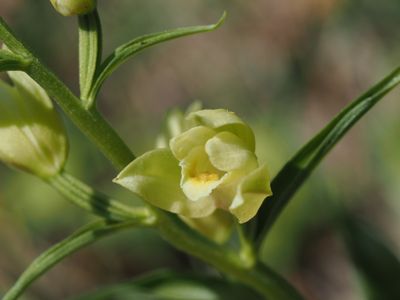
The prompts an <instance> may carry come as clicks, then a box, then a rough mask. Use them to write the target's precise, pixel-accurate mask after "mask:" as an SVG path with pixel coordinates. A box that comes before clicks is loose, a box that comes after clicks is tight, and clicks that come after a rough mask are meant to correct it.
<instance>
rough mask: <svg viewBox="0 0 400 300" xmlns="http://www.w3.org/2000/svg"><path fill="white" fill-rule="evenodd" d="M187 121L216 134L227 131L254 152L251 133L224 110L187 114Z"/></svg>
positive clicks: (238, 120) (207, 110)
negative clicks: (211, 129) (208, 128)
mask: <svg viewBox="0 0 400 300" xmlns="http://www.w3.org/2000/svg"><path fill="white" fill-rule="evenodd" d="M187 119H188V121H191V122H195V123H197V125H204V126H207V127H210V128H213V129H215V130H216V131H218V132H221V131H229V132H231V133H233V134H235V135H237V136H238V137H239V138H241V139H242V140H243V141H244V142H245V145H246V146H247V148H248V149H249V150H250V151H251V152H254V151H255V138H254V133H253V131H252V130H251V128H250V127H249V126H247V125H246V124H245V123H244V122H243V121H242V120H241V119H240V118H239V117H238V116H237V115H236V114H235V113H233V112H230V111H227V110H225V109H204V110H200V111H197V112H193V113H191V114H189V115H188V116H187Z"/></svg>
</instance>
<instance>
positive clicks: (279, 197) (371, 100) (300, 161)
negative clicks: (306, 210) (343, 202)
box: [248, 68, 400, 243]
mask: <svg viewBox="0 0 400 300" xmlns="http://www.w3.org/2000/svg"><path fill="white" fill-rule="evenodd" d="M399 83H400V68H397V69H396V70H394V71H393V72H392V73H391V74H389V75H388V76H387V77H385V78H384V79H383V80H382V81H380V82H379V83H378V84H376V85H375V86H373V87H372V88H371V89H369V90H368V91H367V92H366V93H364V94H363V95H361V96H360V97H359V98H357V99H356V100H354V101H353V102H352V103H351V104H350V105H349V106H347V107H346V108H345V109H344V110H343V111H342V112H341V113H339V114H338V115H337V116H336V117H335V118H334V119H333V120H332V121H331V122H330V123H329V124H328V125H327V126H326V127H325V128H324V129H323V130H322V131H320V132H319V133H318V134H317V135H316V136H315V137H314V138H313V139H311V140H310V141H309V142H308V143H307V144H306V145H305V146H304V147H303V148H301V149H300V151H298V152H297V153H296V154H295V155H294V157H293V158H292V159H291V160H289V161H288V162H287V163H286V165H285V166H284V167H283V168H282V169H281V171H280V172H279V173H278V175H277V176H276V177H275V178H274V180H273V181H272V183H271V186H272V191H273V193H274V194H273V196H272V197H271V198H269V199H267V201H265V202H264V204H263V206H262V207H261V209H260V211H259V213H258V215H257V218H256V219H255V220H253V221H252V222H251V223H250V224H249V225H248V226H249V227H248V229H249V230H254V236H255V238H256V239H258V242H259V243H261V242H262V241H263V239H264V237H265V235H266V234H267V232H268V230H269V229H270V228H271V227H272V225H273V224H274V222H275V220H276V219H277V218H278V216H279V215H280V213H281V212H282V211H283V209H284V208H285V206H286V204H287V203H288V202H289V201H290V199H291V198H292V196H293V195H294V194H295V192H296V191H297V190H298V189H299V188H300V187H301V186H302V184H303V183H304V182H305V181H306V179H307V178H308V177H309V176H310V174H311V173H312V172H313V171H314V169H315V168H316V167H317V166H318V164H319V163H320V162H321V160H322V159H323V158H324V157H325V156H326V155H327V154H328V152H329V151H330V150H331V149H332V148H333V147H334V146H335V145H336V143H338V142H339V141H340V139H341V138H342V137H343V136H344V135H345V134H346V133H347V132H348V131H349V129H350V128H351V127H353V125H354V124H355V123H356V122H357V121H358V120H359V119H360V118H361V117H362V116H364V115H365V114H366V113H367V112H368V111H369V110H370V109H371V108H372V107H373V106H374V105H375V104H376V103H378V102H379V100H381V99H382V98H383V96H385V95H386V94H387V93H389V92H390V91H391V90H392V89H393V88H395V87H396V86H397V85H398V84H399ZM252 226H253V227H252Z"/></svg>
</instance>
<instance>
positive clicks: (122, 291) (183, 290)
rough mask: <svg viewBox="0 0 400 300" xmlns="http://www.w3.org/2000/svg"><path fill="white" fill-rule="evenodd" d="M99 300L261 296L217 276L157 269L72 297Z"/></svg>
mask: <svg viewBox="0 0 400 300" xmlns="http://www.w3.org/2000/svg"><path fill="white" fill-rule="evenodd" d="M102 299H115V300H119V299H121V300H122V299H143V300H187V299H190V300H241V299H254V300H257V299H263V298H262V297H260V296H259V295H258V294H256V293H255V292H253V291H252V290H250V289H249V288H247V287H244V286H242V285H240V284H237V283H232V282H229V281H225V280H223V279H221V278H214V277H206V276H201V275H195V274H179V273H176V272H173V271H158V272H155V273H152V274H148V275H145V276H142V277H140V278H138V279H134V280H132V281H130V282H125V283H120V284H115V285H111V286H108V287H104V288H101V289H99V290H97V291H94V292H91V293H87V294H86V295H82V296H80V297H77V298H75V300H102Z"/></svg>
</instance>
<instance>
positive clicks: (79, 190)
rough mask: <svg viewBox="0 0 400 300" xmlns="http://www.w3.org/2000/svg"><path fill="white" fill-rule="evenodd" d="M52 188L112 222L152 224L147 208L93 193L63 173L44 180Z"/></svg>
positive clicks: (153, 219) (151, 214)
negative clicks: (129, 204) (139, 221)
mask: <svg viewBox="0 0 400 300" xmlns="http://www.w3.org/2000/svg"><path fill="white" fill-rule="evenodd" d="M46 182H47V183H49V184H50V185H51V186H52V187H53V188H55V189H56V190H57V191H59V192H60V193H61V194H62V195H64V196H65V197H66V198H67V199H68V200H70V201H71V202H73V203H74V204H76V205H77V206H79V207H81V208H83V209H84V210H86V211H89V212H91V213H93V214H96V215H98V216H100V217H103V218H105V219H107V220H113V221H129V220H133V219H134V220H142V221H143V222H146V223H149V225H150V224H152V223H154V221H155V218H154V215H153V213H152V212H151V210H150V209H149V208H147V207H137V208H135V207H130V206H128V205H125V204H123V203H121V202H119V201H116V200H113V199H110V198H109V197H107V196H106V195H103V194H101V193H99V192H97V191H95V190H94V189H93V188H91V187H90V186H88V185H86V184H85V183H83V182H82V181H80V180H78V179H77V178H75V177H73V176H72V175H70V174H68V173H66V172H65V171H63V172H61V173H60V174H57V175H55V176H53V177H51V178H48V179H46Z"/></svg>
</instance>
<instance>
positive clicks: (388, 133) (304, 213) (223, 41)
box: [0, 0, 400, 300]
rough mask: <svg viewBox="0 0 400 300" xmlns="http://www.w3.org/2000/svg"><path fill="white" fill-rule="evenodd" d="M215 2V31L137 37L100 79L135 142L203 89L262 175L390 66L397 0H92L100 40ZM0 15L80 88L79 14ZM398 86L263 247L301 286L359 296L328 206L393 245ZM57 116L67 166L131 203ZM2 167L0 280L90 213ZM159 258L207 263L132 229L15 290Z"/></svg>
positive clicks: (75, 283)
mask: <svg viewBox="0 0 400 300" xmlns="http://www.w3.org/2000/svg"><path fill="white" fill-rule="evenodd" d="M224 10H226V11H227V12H228V19H227V21H226V23H225V24H224V26H223V27H222V28H220V29H219V30H218V31H216V32H213V33H208V34H203V35H198V36H194V37H189V38H184V39H181V40H178V41H173V42H169V43H167V44H163V45H160V46H157V47H155V48H152V49H150V50H147V51H145V52H144V53H142V54H140V55H138V56H136V57H135V58H134V59H132V60H131V61H130V62H129V63H127V64H126V65H125V66H124V67H122V68H121V69H120V70H119V71H118V72H116V73H115V74H114V75H113V76H112V77H111V78H110V79H109V80H108V81H107V82H106V84H105V86H104V89H103V90H102V92H101V93H100V96H99V106H100V109H101V111H102V112H103V113H104V114H105V115H106V116H107V119H108V120H109V121H110V122H111V123H112V124H113V125H114V126H115V128H116V129H117V131H118V132H119V133H120V134H121V136H122V137H123V138H124V139H125V140H126V141H127V143H128V144H129V145H130V147H131V148H132V149H133V151H134V152H135V153H136V154H141V153H143V152H145V151H147V150H149V149H150V148H152V147H153V144H154V141H155V137H156V135H157V133H158V131H159V129H160V127H161V123H162V119H163V116H164V114H165V112H166V111H167V110H168V109H170V108H172V107H175V106H180V107H182V108H185V107H186V106H187V105H189V104H190V103H191V102H192V101H194V100H201V101H202V102H203V104H204V106H205V107H207V108H228V109H229V110H232V111H235V112H236V113H237V114H238V115H239V116H241V117H242V118H243V119H244V120H246V121H247V122H249V123H250V124H251V125H252V127H253V128H254V130H255V133H256V138H257V152H258V155H259V157H260V160H261V161H263V162H266V163H267V164H268V165H269V168H270V171H271V174H272V175H274V174H276V173H277V172H278V171H279V169H280V167H281V166H282V165H283V163H284V162H285V161H286V160H288V159H289V158H290V157H291V155H293V154H294V152H295V151H296V150H297V149H298V148H299V147H300V146H301V145H302V144H304V143H305V142H306V141H307V140H308V139H309V138H311V137H312V136H313V135H314V134H315V133H317V132H318V131H319V129H320V128H322V127H323V126H324V124H326V123H327V122H328V121H329V120H330V119H331V118H332V117H333V116H334V115H335V114H336V113H338V112H339V111H340V110H341V109H342V108H343V107H344V106H345V105H346V104H347V103H349V102H350V101H351V100H352V99H353V98H355V97H356V96H358V95H359V94H361V93H362V92H363V91H364V90H366V89H367V88H368V87H369V86H370V85H372V84H373V83H375V82H377V81H378V80H379V79H380V78H382V77H383V76H384V75H386V74H388V73H389V72H390V71H391V70H392V69H394V68H395V67H397V66H398V64H399V63H400V43H399V38H400V31H399V30H397V28H398V25H399V22H400V21H399V20H400V3H399V2H398V1H397V0H386V1H382V2H377V1H373V0H353V1H345V0H298V1H290V3H289V2H287V1H279V0H252V1H235V0H230V1H229V0H213V1H211V0H191V1H182V0H150V1H144V0H141V1H139V0H118V1H103V0H100V1H99V12H100V15H101V18H102V21H103V29H104V37H105V38H104V43H105V53H106V54H107V53H109V52H111V51H112V50H113V49H114V48H115V47H116V46H118V45H119V44H121V43H123V42H125V41H128V40H129V39H131V38H133V37H136V36H138V35H141V34H146V33H151V32H154V31H161V30H164V29H167V28H173V27H177V26H187V25H198V24H208V23H212V22H214V21H216V20H217V19H218V18H219V17H220V15H221V14H222V12H223V11H224ZM0 13H1V16H2V17H3V18H5V20H6V21H7V22H8V23H9V24H10V26H11V27H12V28H13V29H14V31H15V32H16V34H17V35H18V36H19V37H20V38H21V39H22V40H23V41H24V42H26V44H27V45H29V46H30V48H31V49H32V50H33V51H34V52H35V53H37V55H38V56H39V57H40V58H41V59H42V60H43V61H44V62H45V63H46V64H47V65H48V66H50V67H51V68H52V69H53V70H54V72H56V73H57V74H58V75H59V76H60V77H61V78H62V79H64V80H65V81H66V82H67V84H68V85H69V86H70V87H71V88H72V89H73V90H74V91H75V92H77V89H78V75H77V72H78V70H77V21H76V19H75V18H64V17H61V16H59V15H58V14H57V13H56V12H55V11H54V10H53V9H52V7H51V6H50V4H49V1H46V0H41V1H35V0H1V2H0ZM399 96H400V94H399V91H394V92H393V93H391V94H390V95H389V96H387V97H386V99H385V100H383V102H382V103H380V104H379V105H378V106H377V107H376V108H374V109H373V111H372V112H371V113H369V114H368V115H367V116H366V117H365V118H364V119H363V120H362V121H361V122H360V124H358V125H357V126H356V127H355V128H354V129H353V130H352V131H351V132H350V133H349V134H348V136H347V137H346V138H345V139H344V140H343V141H342V142H341V143H340V144H339V145H338V146H337V147H336V148H335V150H334V151H333V152H332V153H331V154H330V155H329V157H328V158H327V159H326V160H325V161H324V162H323V163H322V165H321V166H320V167H319V169H318V170H317V172H316V173H315V174H314V175H313V176H312V177H311V179H310V180H309V182H307V184H306V185H305V186H304V188H302V189H301V190H300V192H299V193H298V194H297V195H296V197H295V198H294V200H293V202H292V203H291V204H290V205H289V207H288V208H287V210H285V212H284V214H283V216H282V217H281V219H280V220H279V221H278V223H277V224H276V226H275V227H274V229H273V231H272V233H271V235H270V236H269V237H268V239H267V241H266V243H265V245H264V248H263V259H264V260H265V261H266V262H267V263H268V264H269V265H271V266H272V267H273V268H274V269H276V270H277V271H279V272H280V273H282V274H284V275H285V276H286V277H287V278H289V279H290V281H291V282H292V283H293V284H295V285H296V287H298V288H299V289H300V290H301V291H302V292H303V293H304V295H306V296H307V297H308V299H324V300H336V299H338V300H339V299H351V300H353V299H354V300H357V299H364V295H365V294H364V291H363V284H362V283H361V281H360V277H359V276H358V275H357V272H356V269H355V268H354V267H353V266H352V264H351V260H350V256H349V254H348V251H347V250H346V248H345V246H344V244H343V242H342V239H341V238H340V236H339V234H338V231H337V228H336V226H335V222H336V219H337V212H338V207H339V208H340V209H345V210H346V211H349V212H350V213H351V214H352V215H354V216H357V217H360V218H362V219H363V220H364V221H366V222H367V223H369V224H371V225H372V226H373V227H375V228H376V229H377V230H378V231H379V232H380V235H381V236H382V238H383V239H384V240H386V241H387V243H388V244H389V245H390V247H391V249H392V251H393V252H394V253H397V254H399V253H400V234H399V225H400V201H399V199H398V198H399V196H400V118H399V113H400V101H399ZM66 124H67V126H68V130H69V136H70V144H71V152H70V159H69V162H68V165H67V170H68V171H69V172H71V173H72V174H75V175H76V176H78V177H79V178H81V179H82V180H84V181H86V182H89V183H91V184H93V185H94V186H96V187H97V188H98V189H99V190H101V191H104V192H108V193H110V194H113V195H116V196H118V197H121V198H123V199H126V201H128V202H131V203H137V199H132V196H131V195H130V194H129V193H126V192H125V191H123V190H121V189H120V188H118V187H116V186H114V185H113V184H111V183H110V179H112V178H113V177H114V176H115V173H114V172H113V171H112V169H111V167H110V165H109V164H108V163H107V161H106V160H105V159H104V158H103V156H102V155H101V154H99V153H98V151H97V150H96V149H95V148H94V147H93V146H92V145H91V144H89V143H88V142H87V141H86V140H85V138H84V137H83V136H82V135H81V134H80V133H79V132H78V131H77V130H76V128H75V127H74V126H73V125H72V124H70V122H69V121H67V120H66ZM0 178H1V180H0V291H4V290H6V289H7V288H9V287H10V285H11V284H12V283H13V282H14V281H15V280H16V278H17V276H18V275H19V274H20V272H21V271H22V270H23V269H24V268H25V267H26V266H27V265H28V264H29V262H30V261H31V260H32V259H33V258H34V257H36V256H37V255H38V254H40V253H41V252H42V251H43V250H44V249H46V248H48V247H49V246H50V245H52V244H53V243H55V242H57V241H60V240H61V239H62V238H63V237H65V236H67V235H68V234H69V233H71V232H72V231H73V230H75V229H77V228H78V227H80V226H81V225H83V224H84V223H85V222H87V221H89V220H90V219H91V217H90V216H88V215H87V214H85V213H84V212H82V211H80V210H79V209H78V208H76V207H74V206H72V205H71V204H69V203H68V202H67V201H65V199H63V198H62V197H61V196H59V195H58V194H57V193H56V192H54V191H53V190H51V189H50V188H49V187H47V186H46V185H45V184H44V183H42V182H41V181H40V180H38V179H36V178H33V177H32V176H29V175H26V174H23V173H20V172H15V171H14V170H10V169H8V168H6V167H5V166H0ZM158 267H163V268H167V267H168V268H172V269H175V270H178V271H179V270H187V269H199V268H204V266H203V265H201V264H200V263H199V262H197V261H193V260H191V259H188V258H187V257H186V256H184V255H182V254H180V253H178V252H176V251H175V250H174V249H172V248H171V247H170V246H168V245H167V244H166V243H164V242H163V241H162V240H161V239H159V238H158V236H157V235H156V234H155V233H154V232H152V231H142V230H140V231H129V232H125V233H122V234H119V235H117V236H114V237H111V238H108V239H106V240H104V241H101V242H99V243H97V244H96V245H93V246H91V247H89V248H87V249H84V250H82V251H81V252H79V253H77V254H75V255H74V256H72V257H70V258H68V259H67V260H65V261H64V262H62V263H61V264H60V265H58V266H57V267H55V268H54V269H53V270H52V271H50V272H49V273H48V274H46V275H45V276H44V277H43V278H42V279H40V280H39V281H38V282H37V283H35V284H34V285H33V286H32V287H31V288H30V290H29V292H28V293H27V295H26V296H25V297H26V298H25V299H64V298H66V297H70V296H72V295H76V294H79V293H81V292H85V291H88V290H90V289H93V288H95V287H97V286H101V285H104V284H110V283H114V282H118V281H121V280H126V279H130V278H132V277H133V276H135V275H138V274H142V273H143V272H145V271H149V270H153V269H155V268H158ZM399 282H400V278H399ZM399 299H400V295H399Z"/></svg>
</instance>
